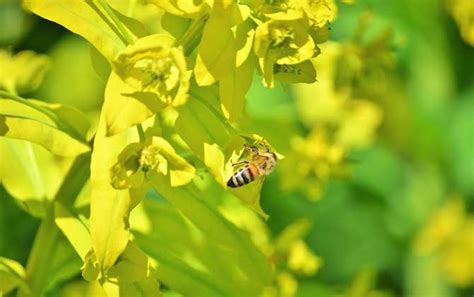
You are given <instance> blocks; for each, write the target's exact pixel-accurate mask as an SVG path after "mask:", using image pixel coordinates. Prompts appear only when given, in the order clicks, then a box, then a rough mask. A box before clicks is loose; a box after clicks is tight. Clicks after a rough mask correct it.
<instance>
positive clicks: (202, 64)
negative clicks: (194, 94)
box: [194, 13, 237, 86]
mask: <svg viewBox="0 0 474 297" xmlns="http://www.w3.org/2000/svg"><path fill="white" fill-rule="evenodd" d="M236 54H237V47H236V44H235V38H234V34H233V32H232V30H231V27H230V26H229V20H228V19H227V18H225V16H224V15H220V14H217V13H214V14H212V15H211V16H210V18H209V20H208V21H207V23H206V27H205V28H204V32H203V35H202V39H201V43H200V44H199V47H198V56H197V58H196V64H195V66H194V76H195V78H196V82H197V83H198V85H200V86H209V85H212V84H213V83H215V82H216V81H217V80H219V79H220V78H221V77H222V76H224V75H226V74H227V73H228V72H229V71H230V70H231V69H233V68H234V65H235V64H236V62H235V59H236Z"/></svg>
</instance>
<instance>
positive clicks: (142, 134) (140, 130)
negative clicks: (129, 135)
mask: <svg viewBox="0 0 474 297" xmlns="http://www.w3.org/2000/svg"><path fill="white" fill-rule="evenodd" d="M137 131H138V137H140V141H141V142H144V141H145V132H144V131H143V126H142V124H138V125H137Z"/></svg>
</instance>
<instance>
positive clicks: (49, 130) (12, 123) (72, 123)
mask: <svg viewBox="0 0 474 297" xmlns="http://www.w3.org/2000/svg"><path fill="white" fill-rule="evenodd" d="M22 103H27V104H28V105H25V104H22ZM0 109H1V112H0V135H1V136H6V137H9V138H16V139H23V140H28V141H31V142H34V143H37V144H40V145H41V146H43V147H44V148H46V149H47V150H49V151H51V152H52V153H53V154H56V155H59V156H76V155H80V154H83V153H85V152H88V151H89V150H90V148H89V146H88V144H87V138H86V134H87V131H88V130H89V124H88V121H87V119H86V117H85V116H84V115H83V114H82V113H81V112H79V111H78V110H76V109H74V108H71V107H66V106H62V105H60V104H47V103H43V102H41V101H36V100H24V99H22V101H13V100H10V99H2V100H0Z"/></svg>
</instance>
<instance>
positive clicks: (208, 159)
mask: <svg viewBox="0 0 474 297" xmlns="http://www.w3.org/2000/svg"><path fill="white" fill-rule="evenodd" d="M203 95H204V96H206V95H205V94H203ZM191 96H201V94H199V95H197V94H193V95H191ZM213 96H215V95H213ZM203 100H206V99H203V98H200V99H197V97H191V98H190V100H189V102H188V104H186V105H185V106H184V107H182V108H180V110H179V116H178V118H177V120H176V131H177V132H178V134H179V135H180V136H181V138H183V140H184V141H185V142H186V144H187V145H188V146H189V147H190V148H191V150H192V151H193V152H194V153H195V154H196V155H197V156H198V157H199V158H200V159H201V160H202V161H203V162H204V164H206V166H208V167H209V170H210V172H211V173H212V174H213V176H214V177H215V178H216V180H217V181H218V182H219V183H220V184H221V185H222V186H224V187H225V186H226V183H227V179H228V177H230V176H231V175H232V166H231V164H230V157H231V156H233V155H234V154H236V153H235V152H234V150H238V149H243V140H242V139H240V143H231V141H232V140H234V138H236V137H237V138H238V136H237V135H236V134H235V132H233V131H229V129H228V128H227V126H226V125H225V124H224V123H223V121H222V119H220V118H218V117H217V116H216V115H215V114H214V113H213V112H211V110H210V109H209V108H208V107H206V105H204V104H203V102H205V101H203ZM207 104H209V103H207ZM209 106H210V108H215V107H213V106H211V105H209ZM222 118H223V117H222ZM229 145H231V146H229ZM228 146H229V147H228ZM224 151H226V152H227V154H226V153H225V152H224Z"/></svg>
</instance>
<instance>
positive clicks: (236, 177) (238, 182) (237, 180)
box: [227, 166, 255, 188]
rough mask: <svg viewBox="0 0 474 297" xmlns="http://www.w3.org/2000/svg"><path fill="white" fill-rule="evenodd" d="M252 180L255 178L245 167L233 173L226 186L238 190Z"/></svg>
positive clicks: (248, 168) (247, 167)
mask: <svg viewBox="0 0 474 297" xmlns="http://www.w3.org/2000/svg"><path fill="white" fill-rule="evenodd" d="M253 180H255V176H254V175H253V173H252V170H251V169H250V167H249V166H246V167H244V168H242V169H240V170H239V171H237V172H236V173H234V174H233V175H232V176H231V178H229V181H228V182H227V186H228V187H231V188H238V187H242V186H244V185H246V184H248V183H250V182H252V181H253Z"/></svg>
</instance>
